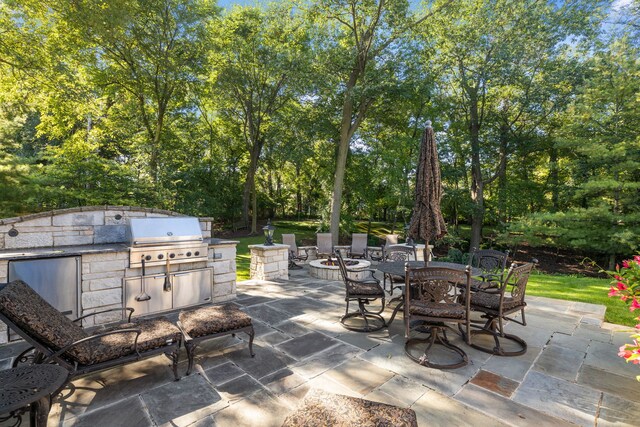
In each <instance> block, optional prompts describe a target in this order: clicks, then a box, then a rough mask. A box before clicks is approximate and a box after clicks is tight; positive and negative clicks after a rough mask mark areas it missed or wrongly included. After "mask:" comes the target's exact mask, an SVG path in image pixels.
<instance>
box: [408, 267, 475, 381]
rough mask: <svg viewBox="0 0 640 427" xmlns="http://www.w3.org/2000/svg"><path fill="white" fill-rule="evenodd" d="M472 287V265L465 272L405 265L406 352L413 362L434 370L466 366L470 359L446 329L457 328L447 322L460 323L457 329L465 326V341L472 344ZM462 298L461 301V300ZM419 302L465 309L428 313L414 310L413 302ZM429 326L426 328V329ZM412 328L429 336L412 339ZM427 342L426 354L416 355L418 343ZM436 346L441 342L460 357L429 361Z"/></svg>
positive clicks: (441, 344)
mask: <svg viewBox="0 0 640 427" xmlns="http://www.w3.org/2000/svg"><path fill="white" fill-rule="evenodd" d="M470 289H471V268H469V267H467V268H466V270H465V271H459V270H453V269H450V268H441V267H419V268H410V267H408V266H407V267H406V274H405V289H404V291H405V293H404V325H405V338H406V342H405V354H406V355H407V356H408V357H409V358H410V359H411V360H413V361H414V362H416V363H418V364H420V365H423V366H428V367H430V368H435V369H455V368H459V367H462V366H465V365H466V364H467V363H468V362H469V358H468V356H467V354H466V353H465V351H464V350H463V349H461V348H460V347H458V346H456V345H454V344H452V343H451V342H450V341H449V339H448V337H447V329H450V330H452V331H453V332H454V333H455V332H456V331H455V329H453V328H451V326H449V325H447V323H457V324H458V328H460V329H463V330H464V331H465V332H466V334H464V333H463V334H462V336H463V338H464V339H465V342H466V343H467V344H468V343H469V338H468V337H469V332H470V326H471V321H470V309H469V290H470ZM460 298H462V301H460ZM416 301H421V302H423V303H429V304H434V303H436V304H437V303H440V304H448V305H449V306H450V307H451V306H455V307H456V308H462V309H463V310H464V317H463V318H459V317H452V316H444V315H443V316H435V315H433V316H429V315H422V314H417V313H411V311H412V305H415V302H416ZM425 328H426V330H425ZM412 330H418V331H419V332H428V333H429V336H428V337H427V338H410V334H411V331H412ZM424 343H426V344H427V347H426V348H425V350H424V352H423V355H422V356H420V357H416V356H415V355H414V354H413V353H412V352H411V349H412V348H414V347H415V346H416V345H418V344H424ZM434 345H440V346H443V347H445V348H447V349H449V350H450V351H451V352H453V353H455V354H457V355H458V356H459V358H458V360H457V361H455V362H453V363H449V364H443V363H435V362H432V361H430V360H429V351H430V350H431V348H432V347H433V346H434Z"/></svg>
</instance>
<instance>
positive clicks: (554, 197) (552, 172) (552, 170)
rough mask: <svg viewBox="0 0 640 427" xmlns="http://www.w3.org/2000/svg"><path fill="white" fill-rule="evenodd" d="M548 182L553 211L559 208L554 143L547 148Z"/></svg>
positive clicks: (556, 150) (556, 157) (556, 151)
mask: <svg viewBox="0 0 640 427" xmlns="http://www.w3.org/2000/svg"><path fill="white" fill-rule="evenodd" d="M549 184H550V185H551V204H552V210H553V212H558V211H559V210H560V191H559V190H560V182H559V176H558V149H557V148H556V146H555V144H552V145H551V150H549Z"/></svg>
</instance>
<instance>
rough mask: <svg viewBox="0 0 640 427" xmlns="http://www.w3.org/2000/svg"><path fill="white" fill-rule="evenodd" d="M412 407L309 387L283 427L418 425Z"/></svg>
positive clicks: (410, 426)
mask: <svg viewBox="0 0 640 427" xmlns="http://www.w3.org/2000/svg"><path fill="white" fill-rule="evenodd" d="M417 425H418V422H417V420H416V413H415V411H414V410H413V409H409V408H398V407H397V406H392V405H387V404H385V403H378V402H372V401H370V400H364V399H358V398H355V397H349V396H342V395H337V394H330V393H327V392H324V391H320V390H315V389H314V390H311V391H310V392H309V393H308V394H307V396H306V397H305V398H304V400H303V401H302V403H301V404H300V406H299V408H298V409H296V410H295V411H294V412H292V413H291V414H289V415H288V416H287V418H286V419H285V420H284V423H283V424H282V426H283V427H298V426H307V427H310V426H344V427H346V426H350V427H351V426H354V427H363V426H376V427H383V426H384V427H386V426H389V427H391V426H394V427H395V426H398V427H400V426H402V427H414V426H415V427H417Z"/></svg>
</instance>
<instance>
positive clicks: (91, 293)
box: [0, 206, 236, 344]
mask: <svg viewBox="0 0 640 427" xmlns="http://www.w3.org/2000/svg"><path fill="white" fill-rule="evenodd" d="M116 215H119V216H120V218H116ZM168 216H184V215H181V214H178V213H176V212H171V211H165V210H159V209H148V208H138V207H128V206H91V207H82V208H73V209H63V210H57V211H50V212H43V213H38V214H34V215H28V216H23V217H17V218H5V219H1V220H0V249H7V250H8V249H28V248H37V247H58V246H69V245H72V246H85V245H95V244H109V243H125V238H126V237H125V236H126V230H127V228H128V218H134V217H147V218H151V217H168ZM211 222H212V219H211V218H200V227H201V229H202V235H203V237H204V238H210V237H211ZM12 228H15V229H16V230H18V235H17V236H15V237H11V236H9V234H8V233H9V231H10V230H11V229H12ZM61 256H63V255H62V254H61ZM81 261H82V265H81V286H82V293H81V301H80V303H81V314H82V315H83V314H88V313H92V312H95V311H101V310H105V309H109V308H119V307H122V306H123V283H122V279H123V278H124V277H131V276H139V275H140V274H141V269H140V268H133V269H131V268H129V251H128V250H127V249H125V248H123V250H122V251H114V252H104V253H87V254H81ZM8 265H9V260H6V259H4V260H0V283H2V282H6V281H7V280H8V274H9V273H8V270H9V269H8ZM205 267H213V298H212V301H213V302H223V301H228V300H231V299H233V298H235V294H236V245H235V243H222V244H216V245H212V246H210V247H209V259H208V260H207V261H201V262H196V263H185V264H176V265H175V266H173V268H172V271H173V272H176V271H184V270H194V269H198V268H205ZM146 270H147V271H146V272H147V274H150V275H152V274H160V273H164V267H163V266H154V267H148V268H147V269H146ZM121 318H122V315H121V314H120V313H119V312H113V313H105V314H100V315H97V316H95V317H94V318H90V319H89V320H88V321H87V322H84V323H83V326H93V325H95V324H102V323H106V322H112V321H116V320H120V319H121ZM6 338H7V334H6V325H5V324H4V323H2V322H0V344H1V343H4V342H6Z"/></svg>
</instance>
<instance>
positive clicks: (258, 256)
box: [249, 244, 289, 280]
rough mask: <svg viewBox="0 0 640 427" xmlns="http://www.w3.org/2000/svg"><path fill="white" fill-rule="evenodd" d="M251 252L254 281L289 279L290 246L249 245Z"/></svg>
mask: <svg viewBox="0 0 640 427" xmlns="http://www.w3.org/2000/svg"><path fill="white" fill-rule="evenodd" d="M249 250H250V251H251V273H250V275H251V278H252V279H256V280H273V279H285V280H288V279H289V245H281V244H274V245H273V246H265V245H249Z"/></svg>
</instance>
